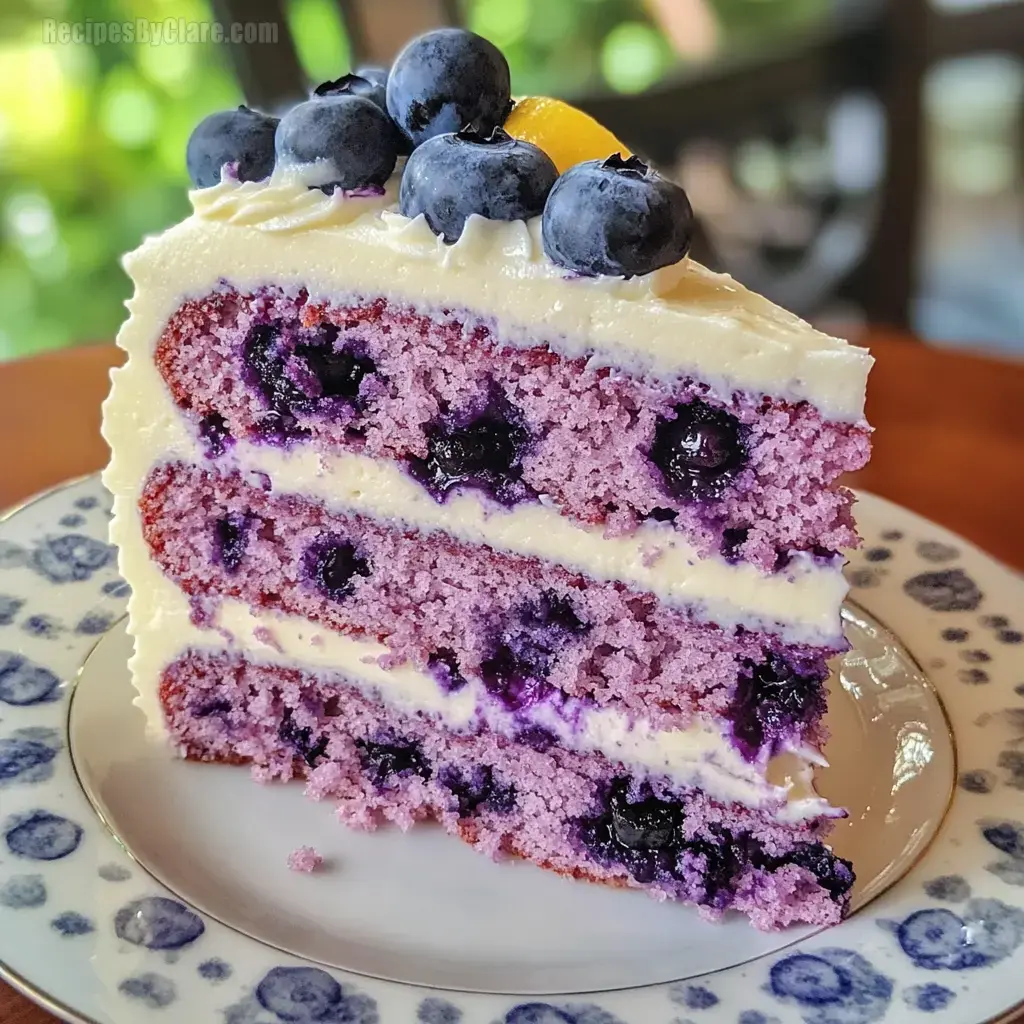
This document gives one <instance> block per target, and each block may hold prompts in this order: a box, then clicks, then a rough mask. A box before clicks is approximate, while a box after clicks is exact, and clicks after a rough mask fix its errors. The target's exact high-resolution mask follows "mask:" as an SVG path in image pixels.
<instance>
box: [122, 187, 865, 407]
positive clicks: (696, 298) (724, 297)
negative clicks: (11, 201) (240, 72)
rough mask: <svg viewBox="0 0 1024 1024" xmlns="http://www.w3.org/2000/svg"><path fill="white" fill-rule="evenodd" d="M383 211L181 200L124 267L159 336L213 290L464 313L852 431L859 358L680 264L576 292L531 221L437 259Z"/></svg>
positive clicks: (446, 250) (274, 194)
mask: <svg viewBox="0 0 1024 1024" xmlns="http://www.w3.org/2000/svg"><path fill="white" fill-rule="evenodd" d="M395 184H396V183H395V181H392V182H391V183H390V184H389V188H388V195H387V196H385V197H381V198H354V197H346V196H343V195H341V194H340V193H335V194H334V195H333V196H325V195H324V194H323V193H321V192H319V191H317V190H310V189H309V188H307V187H306V186H305V185H304V184H303V183H302V182H301V181H299V180H296V179H295V178H290V177H288V176H286V175H284V174H281V173H278V174H276V175H275V176H274V178H272V179H270V181H268V182H260V183H256V182H241V183H239V182H236V181H224V182H222V183H221V184H220V185H216V186H214V187H213V188H208V189H202V190H199V191H196V192H193V193H192V194H191V198H192V203H193V206H194V209H195V214H194V215H193V216H192V217H189V218H188V219H187V220H185V221H184V222H182V223H181V224H179V225H177V226H176V227H174V228H171V229H170V230H169V231H167V232H165V233H164V234H163V235H161V236H160V237H158V238H153V239H149V240H147V241H146V242H145V243H144V244H143V245H142V247H141V248H140V249H138V250H137V251H136V252H135V253H133V254H131V255H130V256H129V257H127V260H126V265H127V267H128V270H129V272H130V273H131V275H132V277H133V278H135V280H136V283H137V284H139V285H140V286H141V287H146V288H147V289H148V288H151V287H153V285H154V283H155V284H156V285H157V286H158V287H159V289H160V294H161V296H162V297H163V298H164V300H165V301H164V304H163V306H162V308H161V309H160V310H159V319H161V320H162V321H166V320H167V319H168V318H169V317H170V315H171V314H172V313H173V312H174V310H175V309H176V308H177V306H178V305H179V304H180V303H181V301H182V300H183V299H185V298H199V297H201V296H203V295H205V294H207V293H208V292H209V291H210V290H211V289H212V288H214V287H215V286H216V285H217V284H218V282H221V281H228V282H230V283H231V284H232V285H234V286H235V287H236V288H240V289H243V290H249V289H254V288H257V287H259V286H261V285H267V284H275V285H279V286H281V287H283V288H285V289H288V290H294V289H298V288H300V287H305V288H307V289H308V291H309V293H310V295H311V297H312V298H313V300H314V301H326V300H331V299H336V300H344V299H345V298H346V297H349V298H351V297H359V296H365V297H376V296H378V295H384V296H386V297H388V298H389V299H392V300H394V301H396V302H399V303H402V304H407V305H412V306H414V307H418V308H422V309H427V310H431V309H435V310H436V309H439V308H445V309H465V310H469V311H471V312H472V313H474V314H476V315H478V316H480V317H482V318H484V319H485V320H487V321H489V322H491V323H492V326H494V327H495V329H496V330H497V332H498V335H499V337H500V339H501V340H502V341H503V342H504V343H507V344H512V345H517V344H518V345H522V344H537V343H538V341H540V342H546V343H547V344H549V345H550V346H551V348H552V349H553V350H555V351H557V352H559V353H561V354H562V355H565V356H569V357H576V356H588V357H590V358H591V359H592V360H593V361H594V362H595V363H597V364H599V365H610V366H614V367H618V368H620V369H623V370H626V371H629V372H652V373H655V374H658V375H660V376H668V377H679V376H688V375H692V376H694V377H696V378H698V379H700V380H703V381H706V382H707V383H708V384H710V385H711V386H712V387H713V388H715V390H716V391H718V392H719V393H720V394H721V395H723V396H726V397H728V396H729V395H730V394H731V393H732V391H734V390H736V389H742V390H745V391H749V392H752V393H754V394H768V395H771V396H773V397H775V398H779V399H786V400H790V401H799V400H804V399H806V400H808V401H810V402H812V403H813V404H814V405H816V406H817V407H818V408H819V409H820V410H821V412H822V414H823V415H824V416H825V417H826V418H829V419H833V420H837V421H857V420H860V419H861V418H862V417H863V410H864V389H865V382H866V379H867V374H868V371H869V369H870V367H871V363H872V359H871V356H870V355H869V354H868V352H867V351H866V350H864V349H860V348H855V347H853V346H851V345H849V344H848V343H847V342H845V341H842V340H839V339H837V338H831V337H828V336H827V335H824V334H822V333H820V332H819V331H816V330H814V329H813V328H812V327H811V326H810V325H808V324H806V323H805V322H803V321H802V320H800V319H799V318H798V317H796V316H793V315H792V314H790V313H787V312H786V311H785V310H782V309H780V308H779V307H778V306H775V305H774V304H773V303H771V302H769V301H768V300H767V299H764V298H761V297H760V296H758V295H755V294H754V293H752V292H750V291H748V290H747V289H745V288H743V287H742V286H741V285H739V284H737V283H736V282H735V281H733V280H732V279H731V278H730V277H728V276H727V275H724V274H715V273H712V272H711V271H709V270H707V269H705V268H704V267H702V266H700V265H699V264H697V263H695V262H693V261H692V260H683V261H682V262H681V263H679V264H677V265H675V266H672V267H666V268H664V269H662V270H658V271H656V272H655V273H653V274H649V275H647V276H645V277H638V278H633V279H631V280H623V279H621V278H609V277H604V278H576V277H573V276H572V275H569V274H567V273H566V272H565V271H564V270H563V269H562V268H560V267H557V266H556V265H554V264H553V263H551V262H550V260H548V259H547V257H546V256H545V254H544V250H543V245H542V243H541V237H540V221H539V219H537V220H534V221H531V222H524V221H518V222H512V223H506V222H499V221H488V220H484V219H483V218H481V217H477V216H473V217H471V218H470V220H469V222H468V223H467V225H466V229H465V231H464V232H463V235H462V237H461V238H460V239H459V241H458V242H457V243H456V244H455V245H445V243H444V242H443V241H442V240H441V239H440V238H437V237H436V236H435V235H434V234H433V233H432V232H431V231H430V229H429V228H428V227H427V224H426V221H425V220H424V219H423V218H422V217H420V218H417V219H416V220H414V221H410V220H408V219H407V218H405V217H402V216H401V215H399V214H398V213H397V212H395V206H394V192H395Z"/></svg>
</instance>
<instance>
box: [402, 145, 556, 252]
mask: <svg viewBox="0 0 1024 1024" xmlns="http://www.w3.org/2000/svg"><path fill="white" fill-rule="evenodd" d="M557 177H558V170H557V169H556V167H555V165H554V164H553V163H552V162H551V158H550V157H549V156H548V155H547V154H546V153H544V152H543V150H540V149H538V148H537V147H536V146H534V145H533V144H531V143H529V142H520V141H519V140H518V139H513V138H512V137H511V136H510V135H508V134H507V133H506V132H504V131H503V130H502V129H501V128H495V129H493V130H492V131H491V132H490V133H489V134H488V135H486V136H485V135H481V134H479V133H478V132H476V131H475V130H474V129H471V128H468V129H465V130H463V131H460V132H457V133H455V134H448V135H438V136H436V137H434V138H432V139H430V140H429V141H428V142H425V143H424V144H423V145H422V146H420V147H419V148H418V149H416V150H415V151H414V152H413V154H412V156H411V157H409V162H408V163H407V164H406V166H405V172H404V173H403V175H402V187H401V191H400V193H399V207H400V209H401V211H402V213H403V214H405V216H406V217H418V216H419V215H420V214H421V213H422V214H423V215H424V216H425V217H426V219H427V223H428V224H429V225H430V228H431V230H432V231H433V232H434V234H436V235H441V237H442V238H444V240H445V241H446V242H448V243H449V244H451V243H453V242H457V241H458V240H459V237H460V236H461V235H462V229H463V228H464V227H465V225H466V219H467V218H468V217H469V216H470V214H474V213H475V214H478V215H479V216H481V217H486V218H487V219H488V220H528V219H529V218H530V217H537V216H539V215H540V213H541V212H542V211H543V209H544V200H545V199H547V196H548V193H549V192H550V191H551V186H552V185H554V183H555V179H556V178H557Z"/></svg>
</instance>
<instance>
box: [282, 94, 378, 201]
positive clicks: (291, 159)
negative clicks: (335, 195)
mask: <svg viewBox="0 0 1024 1024" xmlns="http://www.w3.org/2000/svg"><path fill="white" fill-rule="evenodd" d="M275 148H276V150H277V159H278V162H279V163H280V165H281V166H282V167H293V168H302V178H303V181H305V183H306V184H307V185H309V186H311V187H314V188H324V189H325V190H327V189H333V188H334V187H336V188H341V189H360V188H365V187H367V186H382V185H383V184H384V182H386V181H387V180H388V178H389V177H390V176H391V172H392V171H393V170H394V169H395V161H396V160H397V158H398V133H397V131H396V129H395V126H394V124H392V122H391V119H390V118H389V117H388V115H387V114H385V113H384V112H383V111H382V110H381V109H380V107H378V106H377V105H376V104H375V103H374V102H373V101H372V100H370V99H367V98H365V97H364V96H357V95H355V94H353V93H341V94H335V95H330V96H318V97H315V98H314V99H311V100H307V101H306V102H305V103H300V104H298V105H297V106H295V107H292V109H291V110H289V111H288V113H287V114H285V115H284V117H283V118H281V123H280V124H279V125H278V126H277V135H276V136H275Z"/></svg>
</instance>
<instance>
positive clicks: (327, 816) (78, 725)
mask: <svg viewBox="0 0 1024 1024" xmlns="http://www.w3.org/2000/svg"><path fill="white" fill-rule="evenodd" d="M108 507H109V503H108V497H107V495H106V493H105V492H104V490H103V488H102V487H101V485H100V484H99V482H98V480H97V479H95V478H89V479H85V480H81V481H77V482H73V483H70V484H67V485H65V486H63V487H61V488H59V489H57V490H55V491H53V492H50V493H48V494H46V495H43V496H42V497H40V498H37V499H36V500H34V501H33V502H31V503H30V504H28V505H26V506H25V507H23V508H22V509H21V510H20V511H18V512H17V513H15V514H12V515H10V516H9V517H8V518H7V519H6V520H5V521H4V522H3V523H2V524H0V976H2V977H4V978H5V979H6V980H7V981H8V982H10V983H11V984H13V985H14V986H15V987H16V988H19V989H21V990H22V991H23V992H25V993H26V994H27V995H28V996H29V997H30V998H33V999H35V1000H37V1001H38V1002H39V1003H41V1004H42V1005H44V1006H45V1007H46V1008H47V1009H49V1010H50V1011H51V1012H53V1013H55V1014H57V1015H58V1016H60V1017H62V1018H64V1019H65V1020H68V1021H75V1022H87V1024H145V1022H150V1021H160V1020H174V1021H183V1022H188V1024H206V1022H210V1024H281V1022H295V1024H313V1022H320V1024H705V1022H706V1024H717V1022H726V1021H727V1022H729V1024H798V1022H800V1021H803V1022H804V1024H870V1022H874V1021H879V1022H883V1021H884V1022H886V1024H894V1022H897V1021H899V1022H906V1021H913V1020H918V1019H921V1018H922V1016H924V1015H927V1016H930V1017H933V1018H935V1019H936V1021H941V1022H949V1024H980V1022H983V1021H988V1020H991V1019H993V1018H996V1017H999V1016H1001V1015H1004V1014H1006V1013H1008V1012H1009V1011H1010V1010H1011V1009H1012V1008H1014V1007H1015V1006H1016V1005H1017V1004H1018V1003H1020V1002H1021V1001H1022V1000H1024V821H1022V820H1021V819H1022V818H1024V581H1022V580H1021V579H1020V578H1019V577H1018V576H1017V575H1015V574H1014V573H1012V572H1010V571H1008V570H1007V569H1006V568H1004V567H1002V566H1000V565H999V564H997V563H996V562H994V561H992V560H991V559H990V558H988V557H987V556H985V555H984V554H982V553H981V552H979V551H977V550H976V549H975V548H973V547H971V546H970V545H969V544H967V543H966V542H964V541H962V540H960V539H959V538H957V537H954V536H953V535H951V534H949V533H948V532H946V531H945V530H943V529H941V528H940V527H938V526H935V525H934V524H931V523H929V522H927V521H925V520H923V519H921V518H919V517H917V516H915V515H913V514H912V513H910V512H907V511H905V510H904V509H901V508H898V507H897V506H894V505H891V504H889V503H888V502H885V501H883V500H881V499H879V498H875V497H872V496H870V495H862V496H861V500H860V504H859V507H858V512H859V519H860V525H861V529H862V532H863V533H864V534H865V536H866V538H867V540H866V543H865V546H864V548H863V549H862V550H861V551H860V552H859V553H858V554H857V555H856V557H855V558H854V560H853V561H852V562H851V564H850V566H849V568H848V575H849V579H850V582H851V584H852V591H851V598H852V600H851V603H850V604H849V606H848V608H847V610H846V612H845V620H846V629H847V634H848V636H849V637H850V639H851V641H852V644H853V649H852V651H851V652H850V654H848V655H847V656H845V657H844V658H843V659H842V661H841V664H840V666H839V669H838V671H837V673H836V674H835V677H834V679H833V681H832V710H831V711H830V723H829V724H830V727H831V730H832V733H833V739H832V741H831V742H830V744H829V747H828V750H827V754H828V757H829V760H830V762H831V766H830V767H829V768H828V769H825V770H824V771H823V772H822V774H821V776H820V779H819V784H820V787H821V788H822V790H823V791H824V792H825V794H826V795H828V796H829V797H830V798H831V799H833V800H834V801H836V802H842V803H844V805H845V806H848V807H849V808H850V809H851V814H850V816H849V818H847V819H846V820H845V821H844V822H843V823H842V824H841V825H840V826H839V828H838V829H837V831H836V833H835V837H834V841H835V844H836V846H837V847H838V848H839V849H840V850H841V852H843V853H846V854H848V855H851V856H853V857H854V858H855V860H856V864H857V870H858V888H857V890H856V891H855V912H854V913H853V914H852V915H851V916H850V917H849V918H848V919H847V920H846V921H845V922H844V923H843V924H841V925H839V926H837V927H835V928H832V929H829V930H826V931H815V930H814V929H809V928H804V929H794V930H790V931H788V932H784V933H782V934H776V935H762V934H760V933H758V932H756V931H754V930H753V929H751V928H750V927H749V926H748V925H747V924H746V923H745V921H741V920H726V921H724V922H722V923H721V924H717V925H713V924H707V923H704V922H702V921H700V919H699V918H698V916H697V914H696V913H695V912H694V911H692V910H690V909H688V908H682V907H678V906H669V905H665V904H658V903H656V902H655V901H653V900H650V899H648V898H647V897H645V896H644V895H642V894H639V893H631V892H625V891H619V890H609V889H604V888H601V887H598V886H591V885H586V884H583V883H572V882H567V881H564V880H562V879H559V878H556V877H554V876H552V875H550V874H548V873H545V872H541V871H538V870H536V869H534V868H532V867H531V866H529V865H526V864H522V863H519V862H507V863H503V864H498V865H495V864H492V863H491V862H489V861H488V860H486V859H485V858H483V857H481V856H479V855H478V854H475V853H474V852H472V851H471V850H470V849H469V848H467V847H465V846H463V845H462V844H461V843H459V842H458V841H457V840H454V839H451V838H449V837H447V836H445V835H443V834H441V833H440V832H439V830H437V829H434V828H431V827H430V826H423V827H419V828H416V829H413V830H412V831H411V832H409V833H401V832H399V831H397V830H394V829H382V830H380V831H378V832H375V833H372V834H363V833H355V832H351V831H349V830H347V829H345V828H343V827H341V826H340V825H338V824H337V823H336V822H335V821H334V820H333V816H332V814H331V812H330V808H329V807H326V806H324V805H318V804H315V803H313V802H311V801H308V800H306V799H304V797H303V795H302V792H301V788H297V787H294V786H268V787H258V786H255V785H254V784H253V783H252V782H251V781H250V780H249V778H248V773H247V772H246V770H245V769H238V768H225V767H220V766H198V765H191V764H185V763H182V762H179V761H176V760H173V759H172V758H171V757H170V756H169V755H168V754H167V752H166V751H164V750H162V749H157V748H155V747H154V746H153V745H152V744H150V743H148V742H147V741H146V739H145V736H144V733H143V728H142V719H141V715H140V713H139V712H138V711H137V709H135V708H134V706H133V705H132V703H131V688H130V684H129V681H128V674H127V669H126V665H125V662H126V659H127V655H128V652H129V650H130V643H129V641H128V639H127V637H126V635H125V633H124V627H123V621H122V620H123V616H124V608H125V601H126V599H127V595H128V588H127V586H126V585H125V584H124V583H123V582H122V581H121V580H119V579H118V577H117V572H116V565H115V562H116V560H115V553H114V551H113V550H112V549H111V548H110V547H109V546H108V544H107V543H106V528H107V520H108V518H109V512H108ZM304 845H311V846H315V847H316V848H317V849H318V850H319V851H320V852H321V853H322V854H323V855H324V856H325V863H324V864H323V866H322V867H321V868H320V869H319V870H318V871H316V872H314V873H313V874H311V875H304V874H297V873H295V872H291V871H289V870H288V867H287V859H288V854H289V853H290V852H291V851H292V850H294V849H295V848H296V847H298V846H304Z"/></svg>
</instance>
